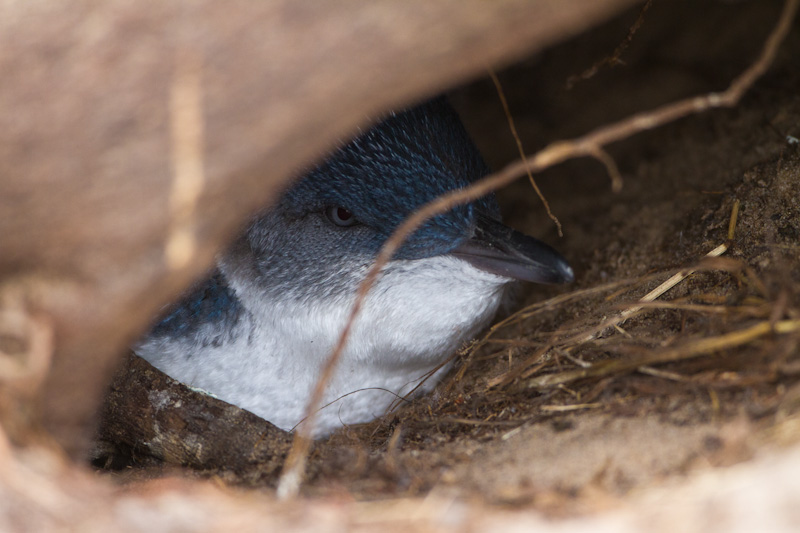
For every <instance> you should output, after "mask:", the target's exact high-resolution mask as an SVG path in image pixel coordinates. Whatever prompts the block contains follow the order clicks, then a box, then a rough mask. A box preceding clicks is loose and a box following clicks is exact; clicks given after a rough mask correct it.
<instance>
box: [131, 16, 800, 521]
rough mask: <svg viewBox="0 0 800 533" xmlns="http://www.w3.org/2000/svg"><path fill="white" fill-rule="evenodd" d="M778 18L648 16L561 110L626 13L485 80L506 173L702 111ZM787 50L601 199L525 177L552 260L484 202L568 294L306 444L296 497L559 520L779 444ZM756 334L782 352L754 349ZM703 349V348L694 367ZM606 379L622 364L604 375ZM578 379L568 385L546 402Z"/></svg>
mask: <svg viewBox="0 0 800 533" xmlns="http://www.w3.org/2000/svg"><path fill="white" fill-rule="evenodd" d="M780 6H781V3H780V2H763V1H745V2H723V1H712V0H705V1H701V2H690V1H684V2H655V5H654V6H653V7H652V9H650V10H649V11H648V13H647V14H646V18H645V21H644V24H643V26H642V27H641V28H640V29H639V31H638V32H637V33H636V34H635V36H634V38H633V40H632V43H631V45H630V48H629V49H627V50H626V51H625V52H623V54H622V60H623V61H624V64H621V65H617V66H616V67H614V68H610V67H603V68H601V69H600V71H599V72H598V73H597V74H596V75H594V76H593V77H591V78H590V79H588V80H585V81H580V82H578V83H577V85H576V86H575V87H574V88H572V89H570V90H568V89H566V88H565V83H566V80H567V79H568V78H569V76H571V75H573V74H576V73H579V72H581V71H583V70H584V69H586V68H588V67H589V66H590V65H592V64H593V63H594V62H595V61H597V60H598V59H602V58H603V57H605V56H608V55H609V54H611V53H612V51H613V50H614V48H615V47H616V46H617V44H618V43H619V42H620V41H622V40H623V38H624V36H625V34H626V32H627V29H628V28H629V27H630V26H631V24H632V23H633V22H634V21H635V20H636V17H637V13H638V12H636V11H634V12H631V13H628V14H627V15H625V16H624V17H621V18H619V19H617V20H615V21H613V22H611V23H609V24H607V25H605V26H603V27H601V28H598V29H597V30H595V31H592V32H589V33H587V34H585V35H582V36H581V37H579V38H577V39H575V40H573V41H571V42H567V43H565V44H563V45H561V46H559V47H556V48H553V49H551V50H549V51H547V52H546V53H544V54H541V55H539V56H537V57H533V58H530V59H528V60H527V61H525V62H523V63H520V64H517V65H514V66H513V67H511V68H509V69H507V70H505V71H503V72H501V73H499V78H500V81H501V83H502V86H503V88H504V91H505V93H506V95H507V97H508V99H509V104H510V109H511V112H512V114H513V117H514V120H515V122H516V125H517V129H518V130H519V133H520V137H521V140H522V143H523V145H524V146H525V149H526V151H527V152H529V153H530V152H533V151H535V150H536V149H538V148H541V147H542V146H544V145H545V144H547V143H549V142H551V141H554V140H557V139H562V138H569V137H573V136H577V135H580V134H583V133H585V132H587V131H590V130H591V129H593V128H596V127H598V126H600V125H603V124H607V123H609V122H612V121H615V120H619V119H621V118H624V117H626V116H628V115H630V114H632V113H635V112H638V111H641V110H645V109H650V108H653V107H655V106H657V105H659V104H663V103H667V102H671V101H674V100H676V99H678V98H682V97H687V96H691V95H694V94H700V93H704V92H709V91H718V90H722V89H724V88H725V87H727V85H728V83H729V82H730V80H731V79H732V78H733V77H735V76H736V75H737V74H738V73H739V72H741V71H742V70H744V69H745V68H746V67H747V66H748V65H749V64H750V63H751V62H752V61H753V60H754V59H755V57H756V56H757V54H758V52H759V51H760V48H761V45H762V43H763V41H764V39H765V37H766V35H767V34H768V32H769V31H770V30H771V28H772V26H773V24H774V21H775V20H776V18H777V15H778V13H779V11H780ZM798 29H800V26H798V25H797V23H796V24H795V27H794V29H793V31H792V33H791V34H790V36H789V39H788V40H787V42H786V43H785V45H784V46H783V48H782V50H781V53H780V55H779V58H778V60H777V61H776V64H775V65H774V66H773V67H772V68H771V70H770V71H769V73H768V74H767V75H766V76H765V77H764V78H763V79H761V80H760V81H759V82H758V83H757V84H756V86H755V87H754V88H753V89H752V90H751V91H750V92H749V93H748V94H747V95H746V97H745V98H744V99H743V101H742V102H741V103H740V104H739V105H738V106H737V107H735V108H733V109H728V110H715V111H711V112H708V113H705V114H703V115H700V116H694V117H690V118H685V119H682V120H680V121H678V122H676V123H673V124H669V125H667V126H664V127H661V128H658V129H656V130H654V131H652V132H649V133H646V134H642V135H638V136H636V137H635V138H632V139H629V140H626V141H624V142H620V143H617V144H615V145H613V146H612V147H610V152H611V154H612V155H613V157H614V159H615V161H616V163H617V165H618V167H619V169H620V173H621V175H622V177H623V179H624V186H623V189H622V191H621V192H620V193H618V194H617V193H614V192H612V191H611V187H610V180H609V178H608V175H607V173H606V172H605V169H604V167H603V166H602V165H600V164H599V163H597V162H596V161H592V160H580V161H573V162H570V163H567V164H563V165H561V166H559V167H557V168H554V169H550V170H549V171H547V172H545V173H543V174H541V175H538V176H536V179H537V182H538V184H539V185H540V186H541V188H542V190H543V192H544V194H545V196H546V197H547V199H548V201H549V202H550V206H551V208H552V211H553V213H554V214H555V215H557V217H558V218H559V220H560V221H561V223H562V224H563V233H564V236H563V238H559V237H558V236H557V232H556V229H555V226H554V224H553V223H552V222H551V221H550V220H549V219H548V218H547V216H546V214H545V212H544V209H543V208H542V206H541V202H540V201H539V200H538V199H537V197H536V195H535V194H534V192H533V191H532V190H531V188H530V185H529V183H528V182H527V180H525V179H521V180H519V181H518V182H517V183H515V184H514V185H512V186H510V187H508V188H506V189H505V190H503V191H500V193H499V198H500V200H501V204H502V205H503V207H504V211H505V213H506V219H507V221H508V222H509V223H510V224H511V225H513V226H515V227H517V228H519V229H522V230H524V231H526V232H528V233H530V234H533V235H537V236H540V237H542V238H544V239H545V240H548V241H549V242H551V243H552V244H553V245H555V246H556V247H557V248H558V249H559V250H561V251H562V252H563V253H564V255H565V256H566V257H568V258H569V259H570V261H571V263H572V265H573V267H574V268H575V271H576V279H577V281H576V283H575V284H574V286H572V287H570V288H569V289H567V290H565V289H563V288H541V287H526V288H524V289H523V291H522V293H521V294H520V296H519V303H518V304H517V305H515V306H513V307H512V308H511V309H510V310H509V312H508V313H507V315H506V317H505V318H508V322H509V323H508V324H507V325H506V326H503V327H500V328H497V330H495V331H492V334H491V336H489V337H487V338H486V339H484V341H485V342H481V343H478V344H477V345H474V346H472V347H470V348H468V349H466V350H465V351H464V352H463V353H461V354H459V356H458V357H459V359H460V360H459V362H458V363H457V366H456V370H455V371H454V372H452V373H451V375H450V376H449V377H448V378H447V379H446V380H445V381H444V382H443V383H442V384H441V385H440V386H438V387H437V389H436V391H435V392H434V393H433V394H431V395H428V396H427V397H423V398H420V399H417V400H414V401H413V402H411V403H410V404H409V405H406V406H403V407H402V408H400V409H398V410H396V411H395V412H393V413H391V414H389V415H387V416H386V417H385V418H384V419H382V420H379V421H376V422H374V423H371V424H367V425H364V426H359V427H353V428H348V429H347V430H345V431H342V432H340V433H338V434H336V435H334V436H333V437H331V438H330V439H329V440H328V441H326V442H322V443H319V444H318V445H317V446H316V447H315V450H314V453H313V455H312V457H311V462H310V465H309V476H308V482H307V484H306V485H305V487H304V491H305V493H306V494H308V495H312V496H331V495H336V494H340V493H341V492H342V491H345V492H346V493H348V494H349V495H351V497H353V498H355V499H376V498H387V497H397V496H419V495H425V494H427V493H429V492H430V491H432V490H433V491H439V490H454V491H456V492H457V493H458V494H459V495H461V496H465V497H474V498H478V499H480V500H481V501H483V502H488V503H491V504H495V503H496V504H511V505H515V506H524V507H526V508H530V507H532V508H536V509H540V510H543V511H546V512H548V513H551V514H553V515H557V516H565V515H573V514H576V513H581V512H585V511H589V510H597V509H604V508H607V507H608V506H611V505H615V504H616V502H618V501H619V500H621V499H623V498H625V497H626V496H628V495H631V494H635V493H637V492H638V491H640V490H641V489H644V488H646V487H652V486H654V485H658V484H662V483H664V481H665V480H674V479H676V478H682V477H684V476H687V474H689V473H695V472H697V471H698V470H700V469H709V468H714V467H723V466H728V465H731V464H734V463H738V462H742V461H746V460H748V459H749V458H751V457H753V456H754V455H757V454H761V453H768V452H769V451H770V450H772V449H774V448H775V447H777V446H786V445H792V444H796V443H797V442H798V440H800V430H799V429H798V426H797V423H796V422H797V418H796V417H797V413H796V410H797V407H798V405H800V404H799V403H798V398H800V380H799V379H798V376H800V351H799V350H798V343H799V342H800V327H798V326H797V322H796V321H797V320H798V319H800V290H799V289H800V259H798V258H799V257H800V254H798V252H799V251H800V194H798V190H800V145H798V143H797V140H796V138H798V137H800V91H798V87H800V69H799V68H798V63H797V57H799V56H800V31H797V30H798ZM451 99H452V101H453V102H454V104H455V105H456V107H457V108H458V109H459V111H460V113H461V114H462V116H463V118H464V120H465V123H466V124H467V126H468V129H470V131H471V132H472V134H473V136H474V137H475V139H476V142H477V143H478V144H479V146H480V147H481V149H482V151H483V152H484V154H485V156H486V158H487V160H488V161H489V162H490V164H491V165H493V166H494V167H495V168H502V167H503V166H504V165H505V164H507V163H509V162H510V161H512V160H514V159H515V158H516V157H517V154H516V147H515V144H514V140H513V138H512V137H511V135H510V134H509V132H508V131H509V130H508V125H507V122H506V117H505V115H504V113H503V111H502V107H501V106H500V104H499V101H498V98H497V95H496V92H495V88H494V86H493V84H492V82H491V81H490V80H488V79H486V80H480V81H477V82H475V83H474V84H472V85H470V86H467V87H463V88H460V89H458V90H457V91H455V92H454V93H453V94H452V98H451ZM734 205H738V206H739V207H738V217H737V219H736V224H735V233H734V238H733V239H732V241H730V242H729V243H728V244H729V247H728V249H727V251H726V252H725V253H724V254H722V256H721V257H719V258H716V259H704V256H705V254H707V253H708V252H710V251H711V250H713V249H715V248H716V247H718V246H719V245H721V244H723V243H726V242H728V234H729V223H730V220H731V216H732V212H733V211H734ZM686 267H697V268H696V270H697V272H695V273H694V274H691V275H690V276H689V277H688V278H687V279H685V280H683V281H682V282H680V283H679V284H678V285H677V286H676V287H674V288H672V289H671V290H669V291H668V292H666V294H665V295H664V296H661V297H660V298H659V299H657V300H656V301H657V302H661V303H662V304H660V305H655V304H654V305H653V306H651V307H647V308H644V309H643V310H641V311H639V312H637V313H633V314H632V315H631V316H630V317H629V318H627V320H624V321H619V322H618V323H617V324H616V326H617V327H616V328H615V327H614V326H609V327H605V328H598V329H599V330H600V331H599V332H598V333H597V335H594V336H593V337H592V338H591V339H588V340H586V339H583V338H582V337H585V336H586V335H587V334H588V333H591V332H593V331H595V329H593V328H595V327H596V325H597V324H600V323H602V322H603V321H604V320H606V319H608V318H610V317H613V316H615V315H618V314H619V313H620V312H622V310H623V309H625V308H626V306H628V307H630V304H631V302H635V301H636V300H638V299H639V298H641V297H642V296H644V295H645V294H646V293H647V292H648V291H650V290H651V289H653V288H654V287H656V286H657V285H659V284H660V283H662V282H663V281H664V280H666V279H667V278H669V277H670V276H671V275H672V274H674V273H675V272H676V271H679V270H681V269H683V268H686ZM572 291H574V292H572ZM565 294H566V295H571V296H567V297H564V295H565ZM542 302H547V303H546V304H544V305H543V304H542ZM664 302H668V304H669V305H663V303H664ZM519 309H523V313H522V315H520V316H519V318H516V319H515V318H510V317H513V316H515V315H512V314H511V312H512V311H518V310H519ZM792 321H793V322H792ZM778 323H783V324H786V326H785V329H786V330H785V331H783V330H780V331H778V330H774V331H769V330H767V331H761V330H759V329H758V328H759V327H761V325H764V324H773V325H775V324H778ZM792 324H794V325H792ZM735 332H743V333H742V334H741V335H740V336H739V337H733V336H732V334H733V333H735ZM570 337H573V338H572V339H571V338H570ZM576 339H577V340H581V342H574V341H575V340H576ZM709 339H717V340H718V341H719V344H718V345H716V346H711V347H703V346H702V345H701V343H702V342H704V341H705V342H708V341H709ZM654 356H663V359H661V360H654V359H653V357H654ZM609 361H611V362H613V361H627V362H630V363H629V364H628V365H627V366H624V367H622V366H620V367H617V368H616V369H615V368H613V367H611V366H608V362H609ZM592 365H593V366H592ZM604 365H606V366H604ZM588 366H590V367H591V368H589V369H586V370H585V374H586V375H584V376H583V377H580V378H579V379H570V380H567V381H564V382H563V383H562V384H561V385H551V384H549V383H548V382H547V380H551V382H552V380H553V379H559V376H560V377H561V378H563V379H565V380H566V379H567V377H569V375H568V374H567V373H569V372H573V371H575V370H579V369H581V368H584V367H588ZM593 372H595V373H594V374H593ZM544 376H550V377H544ZM214 473H215V474H217V475H220V476H222V477H224V478H225V479H226V480H230V481H233V482H245V483H246V484H252V483H253V478H252V476H250V477H248V476H238V475H234V474H232V473H231V472H221V471H215V472H214ZM123 477H125V476H123ZM136 477H137V478H138V476H136ZM273 481H274V477H273V478H270V479H269V480H267V482H266V483H265V481H264V479H260V478H259V479H258V480H257V482H256V485H257V486H259V487H269V486H270V484H271V483H272V482H273Z"/></svg>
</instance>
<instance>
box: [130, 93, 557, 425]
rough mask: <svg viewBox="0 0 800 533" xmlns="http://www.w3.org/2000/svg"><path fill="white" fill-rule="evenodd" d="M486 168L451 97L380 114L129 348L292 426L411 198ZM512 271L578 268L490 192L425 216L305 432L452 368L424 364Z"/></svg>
mask: <svg viewBox="0 0 800 533" xmlns="http://www.w3.org/2000/svg"><path fill="white" fill-rule="evenodd" d="M488 172H489V170H488V168H487V166H486V164H485V163H484V161H483V159H482V157H481V155H480V154H479V152H478V150H477V148H476V147H475V145H474V144H473V142H472V140H471V139H470V137H469V135H468V133H467V132H466V130H465V129H464V127H463V125H462V123H461V121H460V120H459V118H458V116H457V115H456V113H455V111H454V110H453V109H452V108H451V107H450V106H449V104H448V103H447V101H446V100H445V98H443V97H439V98H436V99H433V100H430V101H427V102H425V103H423V104H421V105H418V106H416V107H413V108H411V109H408V110H405V111H402V112H396V113H392V114H390V115H389V116H388V117H387V118H385V119H384V120H383V121H382V122H380V123H378V124H377V125H376V126H374V127H372V128H371V129H369V130H367V131H366V132H364V133H362V134H361V135H360V136H358V137H357V138H356V139H355V140H353V141H351V142H349V143H348V144H346V145H344V146H342V147H341V148H339V149H338V150H337V151H335V152H334V153H333V154H332V155H330V157H328V159H327V160H326V161H324V162H322V163H320V164H318V165H317V166H316V167H314V168H313V169H311V170H310V171H309V172H308V173H307V174H305V175H304V176H303V177H301V178H300V179H299V180H297V181H295V182H294V184H293V185H292V186H291V188H289V189H288V190H287V191H286V192H285V193H284V194H283V196H282V197H281V198H280V200H279V201H278V202H277V203H276V204H275V205H274V206H272V207H271V208H269V209H267V210H265V211H264V212H262V213H259V214H258V215H257V216H256V217H254V219H253V220H252V221H251V223H250V225H249V227H247V229H246V230H245V231H244V232H243V233H242V234H241V235H240V236H239V237H238V238H237V239H236V240H235V242H234V243H233V244H232V245H231V246H230V247H229V248H228V249H227V250H226V251H224V252H223V253H221V254H220V255H219V256H218V258H217V260H216V265H215V268H214V270H213V271H212V272H210V274H209V275H208V277H207V278H206V279H204V280H203V281H201V282H199V283H197V284H195V285H194V286H193V287H192V288H191V289H190V290H188V291H187V292H186V293H185V295H184V296H183V297H182V299H181V300H180V301H179V302H177V303H175V304H173V305H172V306H170V307H168V308H167V310H166V312H165V313H164V314H163V315H162V317H161V320H160V322H158V323H157V324H156V325H155V326H154V327H153V328H152V330H151V331H150V332H149V333H148V334H147V335H146V337H144V338H143V339H141V340H140V341H139V342H138V344H136V345H135V346H134V352H135V353H136V354H138V355H139V356H141V357H143V358H144V359H146V360H147V361H149V362H150V363H152V364H153V365H154V366H156V367H157V368H158V369H160V370H161V371H163V372H164V373H166V374H167V375H169V376H171V377H173V378H175V379H177V380H179V381H182V382H183V383H185V384H187V385H190V386H192V387H196V388H200V389H202V390H204V391H207V392H209V393H211V394H213V395H214V396H216V397H218V398H219V399H221V400H224V401H226V402H228V403H231V404H234V405H237V406H239V407H241V408H243V409H247V410H249V411H251V412H253V413H255V414H256V415H258V416H260V417H262V418H264V419H265V420H268V421H269V422H271V423H273V424H274V425H276V426H278V427H280V428H282V429H285V430H292V429H293V428H295V427H297V426H298V424H299V423H300V422H301V421H302V420H303V417H304V415H305V409H306V406H307V403H308V401H309V398H310V396H311V391H312V390H313V388H314V386H315V384H316V382H317V379H318V378H319V376H320V373H321V369H322V367H323V365H324V364H325V361H326V360H327V358H328V357H329V355H330V354H331V352H332V350H333V348H334V346H335V345H336V342H337V340H338V338H339V336H340V334H341V332H342V329H343V327H344V326H345V323H346V321H347V319H348V316H349V314H350V312H351V308H352V305H353V301H354V298H355V294H356V292H357V289H358V286H359V284H360V283H361V281H362V280H363V278H364V276H365V274H366V272H367V270H368V269H369V268H370V266H371V265H372V263H373V261H374V259H375V256H376V255H377V253H378V251H379V249H380V248H381V245H382V244H383V243H384V242H385V241H386V239H387V238H388V237H389V236H390V235H391V234H392V232H393V231H394V230H395V229H396V228H397V226H398V225H399V224H400V223H401V222H402V221H403V220H404V219H405V218H406V217H408V216H409V215H410V214H411V213H413V212H414V211H415V210H416V209H418V208H420V207H421V206H423V205H424V204H426V203H428V202H430V201H431V200H433V199H435V198H436V197H438V196H440V195H442V194H444V193H447V192H448V191H452V190H456V189H462V188H465V187H467V186H469V185H470V184H471V183H472V182H473V181H475V180H477V179H479V178H481V177H483V176H485V175H486V174H488ZM515 280H521V281H529V282H536V283H566V282H570V281H572V280H573V273H572V269H571V268H570V266H569V265H568V264H567V262H566V260H565V259H564V258H563V257H562V256H561V255H560V254H559V253H558V252H556V251H555V250H553V249H552V248H551V247H549V246H548V245H546V244H544V243H542V242H540V241H538V240H536V239H534V238H532V237H529V236H526V235H524V234H522V233H519V232H517V231H515V230H512V229H511V228H509V227H507V226H505V225H503V224H502V223H501V222H500V214H499V208H498V205H497V201H496V200H495V198H494V196H493V195H488V196H485V197H483V198H481V199H479V200H477V201H475V202H472V203H470V204H466V205H460V206H457V207H455V208H453V209H451V210H450V211H448V212H447V213H444V214H442V215H439V216H436V217H434V218H432V219H430V220H428V221H427V222H426V223H424V224H423V225H422V226H421V227H420V228H419V229H418V230H417V231H416V232H414V233H413V234H412V235H411V236H410V237H409V238H408V239H407V240H406V241H405V243H404V244H403V245H402V247H401V248H399V250H398V251H397V252H396V253H395V255H394V256H393V258H392V260H391V261H390V262H389V263H388V264H387V265H386V267H385V268H384V270H383V272H382V274H381V275H380V277H379V279H378V280H377V282H376V283H375V285H374V286H373V287H372V289H371V290H370V292H369V294H368V295H367V297H366V300H365V301H364V304H363V307H362V310H361V313H360V315H359V316H358V318H357V319H356V321H355V323H354V326H353V329H352V331H351V335H350V338H349V340H348V342H347V344H346V346H345V348H344V351H343V352H342V355H341V358H340V360H339V362H338V365H337V366H336V369H335V372H334V375H333V377H332V379H331V380H330V382H329V383H328V386H327V388H326V392H325V396H324V398H323V401H322V405H325V407H324V408H323V409H321V410H320V411H319V412H318V413H317V415H316V418H315V421H314V425H313V433H312V434H313V436H314V437H317V438H319V437H323V436H326V435H328V434H330V433H331V432H332V431H334V430H336V429H337V428H340V427H342V426H344V425H350V424H355V423H360V422H367V421H370V420H373V419H374V418H376V417H380V416H382V415H383V414H385V412H386V411H387V409H388V408H389V407H390V406H391V405H393V404H394V403H395V402H396V399H397V398H400V397H404V396H406V395H408V394H409V393H410V392H411V391H415V394H416V393H422V392H427V391H430V390H431V389H432V387H433V386H434V385H435V384H436V382H437V381H438V380H439V379H440V378H441V377H442V376H443V374H444V373H445V372H446V371H447V370H448V366H447V365H445V366H443V367H442V368H440V369H439V370H437V371H436V372H435V373H434V374H433V375H431V376H428V374H430V373H431V372H432V371H433V370H434V369H436V367H437V366H439V365H440V364H442V363H443V362H444V361H446V360H447V359H448V358H449V357H450V355H452V353H453V352H454V351H455V350H457V349H458V348H459V347H460V346H461V345H462V344H463V343H464V342H465V341H466V340H468V339H470V338H471V337H473V336H475V335H476V334H477V333H478V332H479V331H480V330H481V329H482V328H485V327H486V326H487V325H488V324H489V322H490V320H491V319H492V317H493V315H494V314H495V312H496V311H497V309H498V306H499V305H500V303H501V301H502V300H503V296H504V293H505V289H506V288H507V287H508V286H509V284H510V283H511V282H513V281H515ZM426 377H427V379H425V378H426ZM420 384H422V385H421V386H419V385H420ZM415 389H416V390H415Z"/></svg>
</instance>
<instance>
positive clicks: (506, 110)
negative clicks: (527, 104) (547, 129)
mask: <svg viewBox="0 0 800 533" xmlns="http://www.w3.org/2000/svg"><path fill="white" fill-rule="evenodd" d="M486 70H488V72H489V77H490V78H492V82H493V83H494V87H495V89H497V96H498V98H500V104H502V106H503V112H504V113H505V114H506V120H508V129H509V130H511V135H512V136H513V137H514V141H515V142H516V143H517V151H518V152H519V157H520V159H521V160H523V161H524V160H525V149H524V148H523V147H522V139H520V138H519V134H518V133H517V126H516V125H515V124H514V117H513V116H512V115H511V108H510V107H508V100H506V93H505V91H503V86H502V85H501V84H500V80H499V79H498V77H497V74H495V72H494V69H492V68H491V67H488V68H487V69H486ZM527 171H528V181H530V182H531V187H533V190H534V191H536V195H537V196H538V197H539V199H540V200H541V201H542V205H544V208H545V211H547V216H548V217H550V220H552V221H553V223H554V224H555V225H556V229H557V230H558V236H559V237H563V236H564V232H563V231H562V230H561V222H559V221H558V218H556V216H555V215H554V214H553V211H552V210H551V209H550V202H548V201H547V198H545V196H544V193H543V192H542V190H541V189H539V185H538V184H537V183H536V180H535V179H533V172H531V169H530V168H528V169H527Z"/></svg>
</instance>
